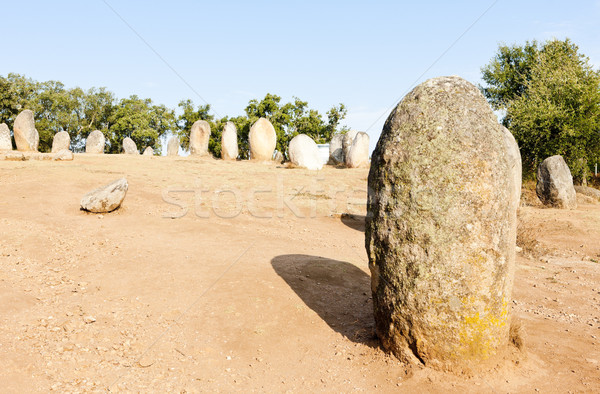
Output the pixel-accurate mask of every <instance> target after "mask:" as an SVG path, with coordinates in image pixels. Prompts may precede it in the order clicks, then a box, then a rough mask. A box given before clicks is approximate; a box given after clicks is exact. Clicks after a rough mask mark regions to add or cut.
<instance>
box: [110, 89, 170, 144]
mask: <svg viewBox="0 0 600 394" xmlns="http://www.w3.org/2000/svg"><path fill="white" fill-rule="evenodd" d="M108 121H109V122H110V127H109V129H108V135H107V140H108V142H109V149H108V152H109V153H119V152H120V151H121V149H122V146H123V145H122V143H123V139H125V137H129V138H131V139H133V141H134V142H135V143H136V145H137V147H138V149H140V150H143V149H144V148H146V147H148V146H150V147H152V148H153V149H154V151H155V152H157V153H158V152H160V149H161V143H160V137H161V136H162V135H164V134H165V133H167V132H170V131H173V130H175V126H176V122H175V113H174V111H173V110H171V109H168V108H166V107H165V106H164V105H158V106H157V105H152V100H150V99H140V98H139V97H138V96H136V95H133V96H130V97H129V98H127V99H121V100H120V101H119V103H118V104H117V105H116V106H115V109H114V111H113V112H112V114H111V116H110V118H109V119H108Z"/></svg>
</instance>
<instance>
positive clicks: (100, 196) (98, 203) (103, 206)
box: [81, 178, 129, 213]
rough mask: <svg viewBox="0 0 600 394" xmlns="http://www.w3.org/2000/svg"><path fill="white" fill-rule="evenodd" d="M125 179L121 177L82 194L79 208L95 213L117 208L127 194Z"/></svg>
mask: <svg viewBox="0 0 600 394" xmlns="http://www.w3.org/2000/svg"><path fill="white" fill-rule="evenodd" d="M128 187H129V185H128V184H127V179H125V178H121V179H117V180H116V181H114V182H111V183H109V184H108V185H106V186H102V187H100V188H98V189H96V190H93V191H91V192H89V193H88V194H86V195H85V196H83V198H82V199H81V209H83V210H85V211H89V212H95V213H106V212H112V211H114V210H115V209H117V208H119V207H120V206H121V204H122V203H123V200H124V199H125V195H126V194H127V188H128Z"/></svg>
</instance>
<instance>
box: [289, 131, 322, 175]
mask: <svg viewBox="0 0 600 394" xmlns="http://www.w3.org/2000/svg"><path fill="white" fill-rule="evenodd" d="M288 155H289V157H290V161H291V162H292V163H293V164H294V165H296V166H298V167H303V168H307V169H309V170H320V169H321V168H323V160H322V159H321V154H320V153H319V147H318V146H317V144H316V143H315V141H313V139H312V138H310V137H309V136H307V135H306V134H298V135H297V136H295V137H294V138H292V140H291V141H290V146H289V148H288Z"/></svg>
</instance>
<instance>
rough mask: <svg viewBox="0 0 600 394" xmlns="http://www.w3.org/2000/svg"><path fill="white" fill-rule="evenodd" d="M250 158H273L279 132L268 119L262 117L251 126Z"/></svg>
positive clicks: (262, 159)
mask: <svg viewBox="0 0 600 394" xmlns="http://www.w3.org/2000/svg"><path fill="white" fill-rule="evenodd" d="M248 141H249V143H250V159H252V160H259V161H267V160H271V159H272V158H273V152H274V151H275V146H276V145H277V133H276V132H275V128H274V127H273V125H272V124H271V122H269V120H268V119H265V118H260V119H259V120H257V121H256V122H255V123H254V124H253V125H252V127H251V128H250V134H249V135H248Z"/></svg>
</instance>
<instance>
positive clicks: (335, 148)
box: [329, 134, 344, 165]
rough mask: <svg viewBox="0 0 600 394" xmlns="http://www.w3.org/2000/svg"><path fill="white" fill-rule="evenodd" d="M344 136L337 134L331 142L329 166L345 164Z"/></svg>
mask: <svg viewBox="0 0 600 394" xmlns="http://www.w3.org/2000/svg"><path fill="white" fill-rule="evenodd" d="M343 140H344V135H343V134H335V135H334V136H333V137H331V141H329V164H333V165H335V164H342V163H343V162H344V150H343Z"/></svg>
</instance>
